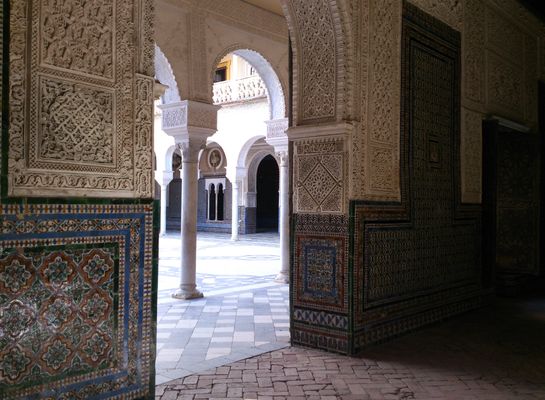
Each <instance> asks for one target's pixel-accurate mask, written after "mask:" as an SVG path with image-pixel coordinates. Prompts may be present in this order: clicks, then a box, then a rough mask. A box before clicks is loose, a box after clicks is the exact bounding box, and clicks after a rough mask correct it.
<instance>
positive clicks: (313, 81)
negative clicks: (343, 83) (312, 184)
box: [290, 0, 338, 123]
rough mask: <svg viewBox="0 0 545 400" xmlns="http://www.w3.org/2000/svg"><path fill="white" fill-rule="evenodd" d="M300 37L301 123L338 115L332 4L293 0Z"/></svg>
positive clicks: (299, 93) (298, 41) (299, 86)
mask: <svg viewBox="0 0 545 400" xmlns="http://www.w3.org/2000/svg"><path fill="white" fill-rule="evenodd" d="M290 3H291V10H293V13H294V21H293V22H294V23H295V24H296V32H297V34H298V38H297V44H298V45H299V46H300V48H299V52H298V71H299V74H298V105H299V110H298V118H299V122H301V123H303V122H305V121H315V120H320V119H334V118H335V115H336V106H337V105H336V100H337V98H336V91H337V70H336V61H337V60H336V57H337V56H338V53H337V48H336V47H337V46H336V41H335V30H334V25H333V20H332V16H331V10H330V5H329V0H316V1H313V2H308V1H305V0H292V1H291V2H290Z"/></svg>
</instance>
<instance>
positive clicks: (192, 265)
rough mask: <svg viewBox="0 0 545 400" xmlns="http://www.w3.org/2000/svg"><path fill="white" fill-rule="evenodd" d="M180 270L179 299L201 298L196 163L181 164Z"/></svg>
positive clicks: (176, 294)
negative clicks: (199, 288)
mask: <svg viewBox="0 0 545 400" xmlns="http://www.w3.org/2000/svg"><path fill="white" fill-rule="evenodd" d="M181 256H182V270H181V276H180V289H179V290H178V292H176V293H175V294H174V295H173V296H174V297H176V298H180V299H193V298H198V297H202V296H203V295H202V293H201V292H200V291H198V290H197V162H183V164H182V254H181Z"/></svg>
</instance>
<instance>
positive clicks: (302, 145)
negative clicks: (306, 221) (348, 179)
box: [294, 138, 346, 214]
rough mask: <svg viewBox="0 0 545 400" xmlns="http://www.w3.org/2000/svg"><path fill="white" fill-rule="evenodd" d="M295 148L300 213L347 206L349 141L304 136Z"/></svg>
mask: <svg viewBox="0 0 545 400" xmlns="http://www.w3.org/2000/svg"><path fill="white" fill-rule="evenodd" d="M294 147H295V150H294V192H295V193H294V196H295V199H294V204H295V212H296V213H329V214H338V213H342V212H344V208H345V204H344V203H345V190H346V188H345V183H344V182H345V176H344V175H345V170H346V167H345V162H346V152H345V144H344V140H343V139H342V138H327V139H312V140H302V141H297V142H296V143H295V146H294Z"/></svg>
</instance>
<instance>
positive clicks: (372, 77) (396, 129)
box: [363, 0, 402, 200]
mask: <svg viewBox="0 0 545 400" xmlns="http://www.w3.org/2000/svg"><path fill="white" fill-rule="evenodd" d="M401 15H402V4H401V2H397V1H391V0H372V1H370V2H369V43H370V44H369V47H370V50H369V60H370V61H369V78H368V79H369V81H368V85H369V90H368V93H369V97H368V99H367V100H368V102H367V129H368V131H367V132H366V138H365V139H364V142H365V146H364V149H365V156H364V157H365V161H364V163H363V164H364V168H365V169H366V171H365V179H366V183H365V185H366V186H365V188H364V193H363V196H364V197H365V198H368V199H374V200H381V199H382V200H392V199H394V200H395V199H399V196H400V187H399V179H397V178H395V176H397V175H398V174H399V134H400V118H399V115H400V104H401V98H400V93H401V72H400V68H401V65H400V60H401V53H400V52H401V43H400V40H401V39H400V38H401ZM363 107H365V103H364V104H363ZM379 149H380V150H379ZM396 160H398V161H397V164H396Z"/></svg>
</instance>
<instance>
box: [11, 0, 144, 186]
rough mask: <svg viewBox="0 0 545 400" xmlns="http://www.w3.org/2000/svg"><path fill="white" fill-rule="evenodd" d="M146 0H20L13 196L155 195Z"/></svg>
mask: <svg viewBox="0 0 545 400" xmlns="http://www.w3.org/2000/svg"><path fill="white" fill-rule="evenodd" d="M146 1H147V0H146ZM146 1H138V0H129V1H110V0H108V1H106V0H97V1H92V2H74V1H70V0H60V1H50V0H12V1H11V15H10V22H11V32H10V34H11V36H10V103H9V104H10V130H9V142H10V147H9V149H10V150H9V161H8V168H9V175H10V180H9V186H8V193H9V195H10V196H34V197H36V196H40V197H42V196H59V195H68V196H79V195H86V196H90V197H151V195H152V187H153V186H152V185H151V182H152V174H151V169H152V142H151V139H152V134H153V133H152V128H151V124H150V123H148V122H147V120H146V118H148V117H149V121H150V122H151V120H152V114H151V110H152V105H153V90H152V89H153V78H152V77H150V76H148V75H149V72H150V71H148V69H149V68H147V67H146V66H147V65H148V64H150V62H149V61H150V60H152V58H153V52H150V51H149V48H150V44H149V43H147V42H148V41H149V42H151V49H153V47H152V46H153V43H152V40H153V38H152V37H151V35H150V37H149V38H145V40H144V37H143V35H142V36H141V39H140V40H138V41H135V40H134V38H135V37H136V36H137V35H139V33H140V31H139V29H140V28H139V23H137V22H138V20H137V18H141V19H142V20H143V21H146V24H148V25H149V24H150V21H151V18H150V16H149V15H146V13H148V14H149V13H150V12H151V9H150V7H145V6H144V3H146ZM146 29H147V30H148V31H149V29H151V28H150V27H147V28H146ZM137 42H138V46H136V45H135V43H137ZM144 58H149V59H150V60H144ZM142 68H144V69H145V71H144V72H143V73H145V75H140V76H139V77H138V78H136V77H135V72H138V70H139V69H142ZM28 99H29V100H28ZM136 121H138V122H139V123H138V124H136Z"/></svg>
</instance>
